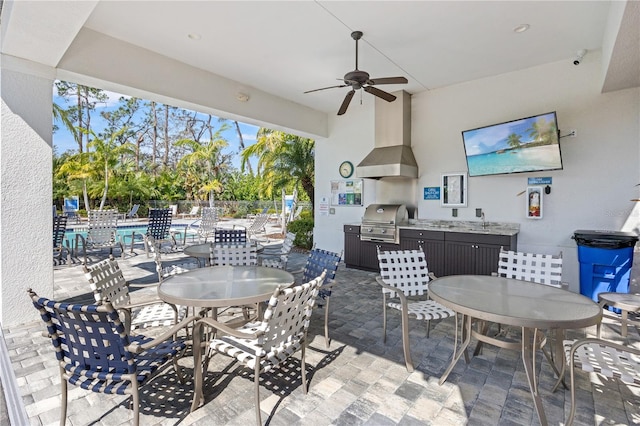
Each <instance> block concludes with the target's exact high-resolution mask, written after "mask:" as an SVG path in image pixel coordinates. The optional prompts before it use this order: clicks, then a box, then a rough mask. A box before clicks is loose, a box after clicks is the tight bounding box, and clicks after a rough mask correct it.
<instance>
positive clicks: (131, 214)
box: [122, 204, 140, 221]
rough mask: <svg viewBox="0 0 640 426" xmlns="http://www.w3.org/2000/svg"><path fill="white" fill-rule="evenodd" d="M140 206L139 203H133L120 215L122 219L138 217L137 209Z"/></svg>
mask: <svg viewBox="0 0 640 426" xmlns="http://www.w3.org/2000/svg"><path fill="white" fill-rule="evenodd" d="M139 208H140V204H134V205H133V207H131V210H129V211H128V212H127V213H124V214H123V215H122V220H125V221H126V220H127V219H133V218H134V217H135V218H136V219H137V218H138V209H139Z"/></svg>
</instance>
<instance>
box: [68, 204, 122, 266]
mask: <svg viewBox="0 0 640 426" xmlns="http://www.w3.org/2000/svg"><path fill="white" fill-rule="evenodd" d="M118 215H119V213H118V211H117V210H90V211H89V212H88V219H89V225H88V227H87V237H86V238H85V237H83V236H82V235H81V234H76V249H79V247H80V242H82V255H83V258H84V264H85V265H86V264H87V250H103V249H107V248H108V249H109V254H110V255H113V248H114V247H119V248H120V257H121V258H123V259H124V246H123V244H122V241H120V238H118Z"/></svg>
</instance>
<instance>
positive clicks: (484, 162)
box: [462, 111, 562, 176]
mask: <svg viewBox="0 0 640 426" xmlns="http://www.w3.org/2000/svg"><path fill="white" fill-rule="evenodd" d="M462 140H463V142H464V151H465V155H466V157H467V167H468V169H469V176H485V175H498V174H507V173H524V172H538V171H547V170H561V169H562V156H561V155H560V140H559V137H558V121H557V117H556V113H555V111H554V112H549V113H546V114H540V115H534V116H533V117H527V118H521V119H519V120H513V121H508V122H506V123H500V124H494V125H492V126H486V127H480V128H478V129H472V130H465V131H463V132H462Z"/></svg>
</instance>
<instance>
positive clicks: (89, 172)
mask: <svg viewBox="0 0 640 426" xmlns="http://www.w3.org/2000/svg"><path fill="white" fill-rule="evenodd" d="M93 174H94V173H93V166H92V164H91V161H90V159H89V154H88V153H87V152H80V153H78V154H73V155H71V156H69V157H68V158H67V159H66V161H65V162H64V163H63V164H62V165H61V166H60V168H59V169H58V172H57V176H58V177H61V178H66V179H67V183H68V184H69V186H72V184H73V183H74V181H81V182H82V195H83V199H84V208H85V210H87V211H89V194H88V192H87V181H88V180H89V179H90V178H91V177H92V176H93Z"/></svg>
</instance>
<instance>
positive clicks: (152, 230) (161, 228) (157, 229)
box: [147, 209, 172, 241]
mask: <svg viewBox="0 0 640 426" xmlns="http://www.w3.org/2000/svg"><path fill="white" fill-rule="evenodd" d="M171 218H172V216H171V209H149V224H148V225H147V235H149V236H151V237H153V238H154V239H156V240H157V241H161V240H167V239H169V230H170V229H171Z"/></svg>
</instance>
